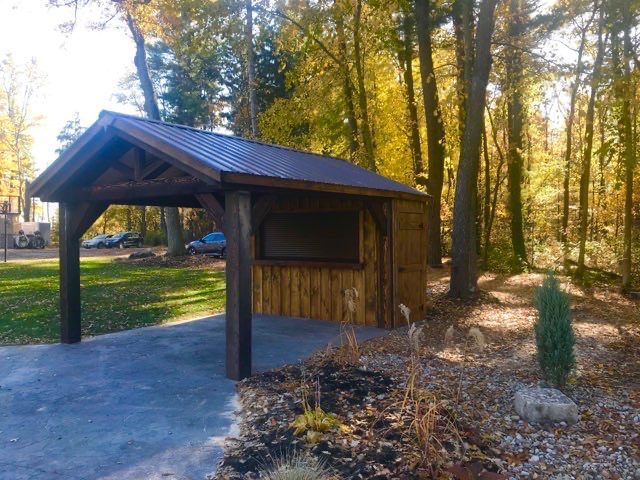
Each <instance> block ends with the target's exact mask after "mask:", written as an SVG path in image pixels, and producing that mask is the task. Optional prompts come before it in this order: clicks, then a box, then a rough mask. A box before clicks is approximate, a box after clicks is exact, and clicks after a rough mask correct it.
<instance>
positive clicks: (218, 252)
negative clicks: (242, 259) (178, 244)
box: [186, 232, 227, 258]
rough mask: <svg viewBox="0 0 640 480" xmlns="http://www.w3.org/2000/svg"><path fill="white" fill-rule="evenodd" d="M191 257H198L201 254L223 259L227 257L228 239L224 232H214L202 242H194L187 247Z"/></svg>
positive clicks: (203, 238)
mask: <svg viewBox="0 0 640 480" xmlns="http://www.w3.org/2000/svg"><path fill="white" fill-rule="evenodd" d="M186 248H187V253H188V254H189V255H197V254H199V253H201V254H205V255H214V256H218V257H221V258H224V257H225V253H226V250H227V239H226V238H225V237H224V233H222V232H212V233H209V234H208V235H205V236H204V237H202V238H201V239H200V240H194V241H193V242H190V243H189V244H187V245H186Z"/></svg>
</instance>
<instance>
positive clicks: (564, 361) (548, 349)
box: [535, 274, 576, 387]
mask: <svg viewBox="0 0 640 480" xmlns="http://www.w3.org/2000/svg"><path fill="white" fill-rule="evenodd" d="M535 305H536V308H537V310H538V320H537V322H536V324H535V333H536V345H537V347H538V363H539V364H540V370H542V375H543V376H544V378H545V380H546V381H547V382H549V383H550V384H552V385H553V386H556V387H564V386H565V385H566V383H567V379H568V378H569V374H570V373H571V370H573V368H574V367H575V365H576V359H575V355H574V351H573V347H574V345H575V341H576V340H575V335H574V333H573V325H572V324H571V306H570V304H569V296H568V295H567V294H566V293H565V292H563V291H562V290H561V289H560V282H558V279H557V278H556V277H555V276H554V275H553V274H549V275H547V277H546V278H545V279H544V282H543V284H542V286H541V287H539V288H538V289H537V290H536V294H535Z"/></svg>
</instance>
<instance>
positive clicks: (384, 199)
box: [31, 111, 427, 379]
mask: <svg viewBox="0 0 640 480" xmlns="http://www.w3.org/2000/svg"><path fill="white" fill-rule="evenodd" d="M31 194H32V196H34V197H39V198H40V199H41V200H43V201H48V202H59V203H60V210H59V224H60V227H59V233H60V322H61V341H62V342H64V343H74V342H79V341H80V338H81V312H80V293H81V288H80V254H79V244H80V237H81V236H82V235H83V233H84V232H85V231H86V230H87V229H88V228H89V227H90V226H91V225H92V224H93V222H94V221H95V220H96V219H97V218H98V217H99V216H100V214H101V213H102V212H104V210H105V209H106V208H107V206H108V205H110V204H121V205H151V206H176V207H192V208H193V207H196V208H204V209H205V210H206V211H207V212H208V214H209V215H210V216H211V217H212V218H213V219H214V221H215V222H216V225H218V226H219V228H221V229H222V230H223V231H224V232H225V235H226V237H227V250H226V256H227V265H226V279H227V290H226V295H227V305H226V372H227V376H228V377H229V378H232V379H242V378H245V377H247V376H249V375H251V316H252V312H255V313H266V314H271V315H286V316H293V317H305V318H313V319H325V320H336V321H343V320H353V321H354V322H355V323H358V324H363V325H370V326H377V327H381V328H393V327H395V326H396V325H400V324H402V322H404V320H401V319H400V318H399V310H398V305H399V304H401V303H402V304H405V305H407V306H408V307H409V308H410V309H411V311H412V312H413V318H414V319H420V318H422V316H423V313H424V308H425V303H426V287H425V285H426V264H427V258H426V213H427V196H426V195H425V194H423V193H421V192H418V191H416V190H414V189H412V188H410V187H407V186H406V185H403V184H400V183H398V182H395V181H392V180H390V179H388V178H385V177H383V176H380V175H377V174H375V173H372V172H370V171H368V170H365V169H363V168H360V167H358V166H356V165H353V164H351V163H349V162H347V161H344V160H339V159H336V158H331V157H327V156H322V155H316V154H311V153H306V152H301V151H296V150H292V149H289V148H285V147H280V146H276V145H268V144H264V143H260V142H256V141H253V140H247V139H243V138H238V137H232V136H227V135H222V134H216V133H212V132H208V131H204V130H198V129H195V128H190V127H185V126H182V125H174V124H169V123H164V122H158V121H152V120H147V119H143V118H138V117H133V116H129V115H124V114H120V113H114V112H107V111H104V112H102V113H101V114H100V117H99V119H98V120H97V121H96V122H95V123H94V124H93V125H92V126H91V127H90V128H89V129H88V130H87V131H86V132H85V133H84V134H83V135H82V136H81V137H80V138H79V139H78V140H77V141H76V142H75V143H74V144H73V145H72V146H71V147H69V148H68V149H67V150H66V151H65V152H64V153H63V154H62V155H61V156H60V157H59V158H58V159H57V160H56V161H55V162H54V163H53V164H52V165H51V166H50V167H49V168H47V169H46V170H45V171H44V172H43V173H42V174H41V175H40V176H39V177H38V178H37V179H36V180H35V181H34V182H33V184H32V188H31ZM351 287H355V288H356V289H357V291H358V293H359V297H358V299H357V303H358V305H357V310H356V313H355V315H354V316H353V318H352V316H351V314H350V312H348V311H347V309H346V308H345V306H344V292H345V290H346V289H348V288H351Z"/></svg>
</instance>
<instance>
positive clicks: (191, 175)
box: [30, 112, 427, 207]
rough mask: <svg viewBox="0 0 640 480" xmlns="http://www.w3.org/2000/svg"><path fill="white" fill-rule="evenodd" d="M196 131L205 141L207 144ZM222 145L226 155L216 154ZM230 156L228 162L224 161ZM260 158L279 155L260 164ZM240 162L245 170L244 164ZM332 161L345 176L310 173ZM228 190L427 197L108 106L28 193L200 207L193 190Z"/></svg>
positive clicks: (361, 173) (310, 158) (302, 156)
mask: <svg viewBox="0 0 640 480" xmlns="http://www.w3.org/2000/svg"><path fill="white" fill-rule="evenodd" d="M201 138H203V139H204V140H205V141H206V142H208V143H206V144H205V147H206V148H204V147H203V146H202V141H201V140H200V139H201ZM198 142H200V143H198ZM218 143H219V144H220V146H218ZM247 148H249V150H247ZM222 151H224V155H226V156H225V157H223V156H222V155H221V154H220V155H219V152H222ZM278 155H280V156H281V157H282V158H283V159H284V160H281V159H280V157H279V156H278ZM228 158H231V159H232V160H230V161H229V162H233V163H229V166H228V167H226V166H225V165H227V164H225V163H224V162H225V161H227V160H226V159H228ZM262 158H264V159H272V162H280V163H273V164H269V163H268V162H267V160H265V161H264V162H263V164H259V162H260V161H261V159H262ZM212 159H213V160H212ZM316 161H317V162H318V164H317V165H316V164H315V163H313V162H316ZM216 162H217V163H216ZM243 162H244V163H243ZM249 162H251V164H250V165H249ZM283 162H286V163H283ZM296 162H298V163H296ZM256 163H258V165H256ZM237 165H240V168H238V167H237ZM243 165H246V166H247V168H246V169H244V170H248V171H243V168H242V166H243ZM273 165H275V166H273ZM280 165H284V167H285V168H286V170H285V172H286V176H279V175H277V174H270V171H269V170H270V169H276V168H278V167H279V166H280ZM305 166H309V168H307V170H308V171H305V170H304V168H305ZM256 168H262V169H263V170H264V172H263V174H256V173H255V169H256ZM332 168H333V169H335V171H337V172H339V173H340V174H341V175H343V177H344V178H345V182H342V183H341V182H339V181H335V182H333V181H332V182H327V181H318V180H322V178H319V179H318V178H313V173H314V170H313V169H315V170H316V171H320V173H322V170H321V169H325V170H326V169H332ZM354 179H355V180H354ZM354 181H355V182H357V183H359V184H354ZM380 185H383V186H387V185H388V186H389V188H379V186H380ZM230 190H247V191H254V192H264V193H286V192H287V191H289V192H291V193H293V192H297V193H304V192H314V193H316V194H319V195H320V194H327V195H336V194H341V195H349V196H363V197H380V198H404V199H411V200H421V201H426V198H427V197H426V195H424V194H423V193H421V192H418V191H416V190H413V189H411V188H409V187H406V186H405V185H401V184H398V183H397V182H393V181H391V180H389V179H385V178H384V177H381V176H379V175H375V174H373V173H372V172H368V171H366V170H364V169H361V168H360V167H356V166H355V165H352V164H349V163H348V162H345V161H343V160H337V159H332V158H329V157H322V156H319V155H313V154H308V153H305V152H297V151H294V150H290V149H285V148H283V147H277V146H271V145H265V144H260V143H258V142H251V141H248V140H244V139H239V138H236V137H226V136H224V135H218V134H212V133H211V132H204V131H201V130H196V129H189V128H188V127H182V126H176V125H171V124H164V123H162V122H150V121H148V120H144V119H139V118H136V117H129V116H126V115H121V114H113V113H111V112H103V113H102V114H101V116H100V118H99V119H98V121H96V122H95V123H94V124H93V125H92V126H91V127H90V128H89V129H87V131H86V132H85V133H84V134H83V135H82V136H81V137H80V138H79V139H78V140H77V141H76V142H75V143H74V144H72V145H71V146H70V147H69V148H68V149H67V150H66V151H65V152H64V153H63V154H62V155H61V156H60V157H59V158H58V159H57V160H56V161H55V162H54V163H53V164H52V165H51V166H50V167H49V168H48V169H46V170H45V171H44V172H43V173H42V174H41V175H40V176H39V177H38V178H37V179H36V180H35V181H34V182H33V183H32V185H31V191H30V194H31V195H32V196H34V197H39V198H40V199H41V200H43V201H51V202H100V203H107V204H109V203H110V204H122V205H155V206H179V207H200V206H201V204H200V202H199V201H198V198H197V195H198V194H203V193H214V194H218V193H220V194H222V193H224V192H225V191H230Z"/></svg>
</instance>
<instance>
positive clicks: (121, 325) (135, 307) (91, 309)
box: [0, 257, 225, 345]
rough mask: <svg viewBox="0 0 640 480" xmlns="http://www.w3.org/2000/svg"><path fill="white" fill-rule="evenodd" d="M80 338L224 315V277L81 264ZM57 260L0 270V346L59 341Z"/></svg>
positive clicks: (107, 261)
mask: <svg viewBox="0 0 640 480" xmlns="http://www.w3.org/2000/svg"><path fill="white" fill-rule="evenodd" d="M80 269H81V270H80V271H81V276H80V282H81V289H82V334H83V335H99V334H102V333H108V332H115V331H118V330H125V329H129V328H136V327H144V326H147V325H155V324H160V323H166V322H169V321H172V320H179V319H186V318H192V317H197V316H204V315H208V314H212V313H217V312H221V311H223V310H224V303H225V291H224V288H225V283H224V272H223V271H220V270H218V271H215V270H210V269H204V268H193V267H166V266H147V265H145V266H141V265H135V264H130V263H116V262H113V259H111V258H100V257H98V258H83V259H82V260H81V266H80ZM58 295H59V294H58V260H37V261H22V262H15V263H8V264H0V344H5V345H6V344H22V343H42V342H55V341H58V339H59V323H58V322H59V318H60V315H59V313H58V298H59V296H58Z"/></svg>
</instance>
